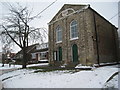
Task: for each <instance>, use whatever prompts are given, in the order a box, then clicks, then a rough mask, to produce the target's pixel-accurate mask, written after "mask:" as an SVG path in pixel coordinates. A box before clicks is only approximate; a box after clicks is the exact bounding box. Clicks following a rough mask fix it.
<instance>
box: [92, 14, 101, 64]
mask: <svg viewBox="0 0 120 90" xmlns="http://www.w3.org/2000/svg"><path fill="white" fill-rule="evenodd" d="M95 19H96V18H95V13H94V12H93V20H94V27H95V38H96V49H97V63H98V66H99V65H100V62H99V44H98V43H99V42H98V33H97V27H96V21H95Z"/></svg>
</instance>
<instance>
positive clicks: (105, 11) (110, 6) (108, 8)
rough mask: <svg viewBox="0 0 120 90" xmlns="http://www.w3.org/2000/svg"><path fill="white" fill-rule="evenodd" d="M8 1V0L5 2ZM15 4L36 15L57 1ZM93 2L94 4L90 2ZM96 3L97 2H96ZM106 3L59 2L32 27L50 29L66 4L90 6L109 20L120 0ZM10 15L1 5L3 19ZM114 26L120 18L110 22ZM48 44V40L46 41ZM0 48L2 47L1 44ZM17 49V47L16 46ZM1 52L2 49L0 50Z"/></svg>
mask: <svg viewBox="0 0 120 90" xmlns="http://www.w3.org/2000/svg"><path fill="white" fill-rule="evenodd" d="M3 1H5V2H6V1H8V0H3ZM9 1H11V2H9V3H14V2H15V1H17V2H18V1H22V2H20V3H21V5H27V6H28V7H29V8H30V10H31V9H32V8H33V14H34V15H36V14H38V13H39V12H40V11H42V10H43V9H44V8H46V7H47V6H48V5H49V4H51V3H52V2H53V1H55V0H44V1H41V0H30V1H29V0H24V1H23V0H9ZM89 1H92V2H89ZM95 1H96V2H95ZM105 1H106V2H104V1H102V2H100V0H57V2H56V3H54V4H53V5H52V6H51V7H49V8H48V9H47V10H46V11H44V12H43V13H42V14H41V18H40V19H36V20H35V21H34V22H32V23H31V25H32V26H35V27H46V28H47V29H48V25H47V23H49V21H50V20H51V19H52V18H53V17H54V16H55V14H56V13H57V12H58V11H59V10H60V8H61V7H62V6H63V5H64V4H90V6H91V7H92V8H93V9H94V10H96V11H97V12H98V13H99V14H101V15H102V16H103V17H105V18H106V19H107V20H109V19H110V18H111V17H113V16H114V15H115V14H117V13H118V1H119V0H114V2H112V1H113V0H105ZM7 13H8V7H6V6H4V5H3V3H0V17H3V16H4V15H6V14H7ZM109 21H110V22H111V23H112V24H113V25H115V26H116V27H118V16H116V17H114V18H113V19H111V20H109ZM46 42H47V40H46ZM0 46H2V45H1V44H0ZM15 47H16V46H15ZM18 50H20V49H19V48H18V47H16V48H15V50H14V52H17V51H18ZM0 51H1V48H0Z"/></svg>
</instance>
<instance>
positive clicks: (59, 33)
mask: <svg viewBox="0 0 120 90" xmlns="http://www.w3.org/2000/svg"><path fill="white" fill-rule="evenodd" d="M56 41H57V42H61V41H62V28H61V27H60V26H57V28H56Z"/></svg>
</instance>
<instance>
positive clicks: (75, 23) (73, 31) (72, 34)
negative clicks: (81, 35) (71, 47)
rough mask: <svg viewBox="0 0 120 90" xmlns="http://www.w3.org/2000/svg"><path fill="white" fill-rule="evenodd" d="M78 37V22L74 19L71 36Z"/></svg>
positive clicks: (71, 25) (71, 24)
mask: <svg viewBox="0 0 120 90" xmlns="http://www.w3.org/2000/svg"><path fill="white" fill-rule="evenodd" d="M77 37H78V23H77V21H76V20H73V21H72V22H71V23H70V38H77Z"/></svg>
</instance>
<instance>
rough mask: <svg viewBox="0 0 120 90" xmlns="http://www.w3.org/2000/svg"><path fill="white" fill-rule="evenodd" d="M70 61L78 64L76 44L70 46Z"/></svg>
mask: <svg viewBox="0 0 120 90" xmlns="http://www.w3.org/2000/svg"><path fill="white" fill-rule="evenodd" d="M72 60H73V62H78V47H77V45H76V44H74V45H73V46H72Z"/></svg>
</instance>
